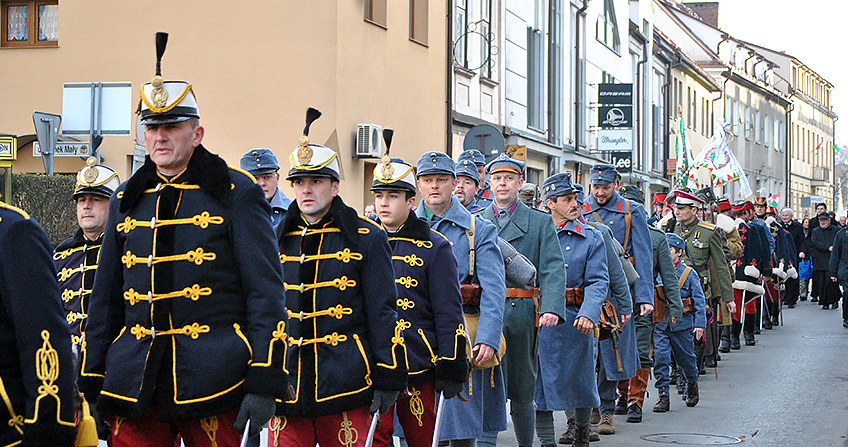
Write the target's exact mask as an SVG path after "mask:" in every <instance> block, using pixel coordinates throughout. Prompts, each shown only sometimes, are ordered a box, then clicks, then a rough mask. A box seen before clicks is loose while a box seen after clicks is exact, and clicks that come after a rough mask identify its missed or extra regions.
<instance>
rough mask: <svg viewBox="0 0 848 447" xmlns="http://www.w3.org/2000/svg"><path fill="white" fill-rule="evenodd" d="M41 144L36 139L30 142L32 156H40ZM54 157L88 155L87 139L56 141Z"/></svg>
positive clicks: (89, 152) (89, 148) (89, 150)
mask: <svg viewBox="0 0 848 447" xmlns="http://www.w3.org/2000/svg"><path fill="white" fill-rule="evenodd" d="M41 155H42V154H41V144H40V143H39V142H38V141H33V142H32V156H33V157H40V156H41ZM53 156H54V157H90V156H91V146H90V145H89V144H88V141H61V142H58V143H56V146H55V147H54V148H53Z"/></svg>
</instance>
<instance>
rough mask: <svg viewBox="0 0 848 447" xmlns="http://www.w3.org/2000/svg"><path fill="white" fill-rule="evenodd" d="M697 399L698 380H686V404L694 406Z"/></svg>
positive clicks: (698, 397) (696, 403)
mask: <svg viewBox="0 0 848 447" xmlns="http://www.w3.org/2000/svg"><path fill="white" fill-rule="evenodd" d="M699 400H700V396H699V395H698V382H686V406H687V407H694V406H695V405H698V401H699Z"/></svg>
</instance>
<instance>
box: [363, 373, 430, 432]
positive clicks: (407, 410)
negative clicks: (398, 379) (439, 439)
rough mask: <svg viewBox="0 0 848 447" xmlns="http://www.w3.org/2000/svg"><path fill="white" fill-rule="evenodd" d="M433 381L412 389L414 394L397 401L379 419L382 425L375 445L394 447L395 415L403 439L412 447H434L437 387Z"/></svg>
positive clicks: (410, 390)
mask: <svg viewBox="0 0 848 447" xmlns="http://www.w3.org/2000/svg"><path fill="white" fill-rule="evenodd" d="M433 382H434V381H433V380H430V381H429V382H424V383H423V384H421V386H417V387H411V388H410V389H409V392H410V393H411V395H408V396H406V395H404V396H401V397H399V398H398V400H397V403H395V405H393V406H392V408H391V409H389V412H388V413H386V414H384V415H382V416H380V425H379V427H377V432H376V433H375V434H374V445H375V446H379V447H387V446H390V445H393V444H392V433H393V432H394V431H395V425H394V412H395V410H397V415H398V421H399V422H400V426H401V427H403V436H404V437H405V438H406V443H407V444H408V445H409V447H430V446H431V445H433V431H434V430H435V429H436V399H438V396H437V395H436V388H435V387H434V383H433Z"/></svg>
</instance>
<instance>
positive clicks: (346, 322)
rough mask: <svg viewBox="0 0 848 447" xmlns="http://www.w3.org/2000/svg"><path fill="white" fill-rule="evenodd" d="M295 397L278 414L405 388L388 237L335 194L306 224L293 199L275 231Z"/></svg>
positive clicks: (323, 411)
mask: <svg viewBox="0 0 848 447" xmlns="http://www.w3.org/2000/svg"><path fill="white" fill-rule="evenodd" d="M277 237H278V240H279V245H280V261H281V262H282V263H283V271H284V279H285V288H286V306H287V307H288V316H289V342H288V349H287V351H286V360H285V365H286V369H287V370H288V372H289V374H291V375H292V383H293V385H294V390H295V397H294V399H293V400H287V401H285V402H283V403H282V404H280V405H278V406H277V414H278V415H282V416H296V417H319V416H325V415H329V414H338V413H341V412H343V411H347V410H352V409H355V408H359V407H362V406H365V405H368V404H370V403H371V401H372V399H373V394H374V390H375V389H378V390H397V391H400V390H403V389H404V388H405V387H406V375H407V366H406V352H405V345H404V339H403V330H404V329H408V327H407V326H406V323H405V322H403V323H402V322H401V321H398V317H397V312H396V311H395V306H396V304H395V303H396V301H397V298H398V296H397V291H396V290H395V275H394V271H393V270H392V261H391V259H392V258H391V256H392V255H391V252H390V250H389V242H388V240H386V232H385V231H383V230H382V229H381V228H380V227H379V226H378V225H377V224H376V223H374V222H372V221H370V220H368V219H366V218H364V217H361V216H359V215H357V214H356V211H354V209H353V208H350V207H348V206H347V205H345V204H344V202H342V199H341V198H340V197H335V198H334V199H333V202H332V204H331V205H330V210H329V212H328V213H327V214H326V215H325V216H324V217H322V218H321V219H319V220H318V222H315V223H314V224H311V225H310V224H307V222H306V221H305V220H304V219H303V216H302V215H301V213H300V210H299V209H298V206H297V203H296V202H292V204H291V206H290V207H289V209H288V211H287V212H286V217H285V219H283V223H282V224H280V226H279V227H278V228H277Z"/></svg>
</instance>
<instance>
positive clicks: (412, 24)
mask: <svg viewBox="0 0 848 447" xmlns="http://www.w3.org/2000/svg"><path fill="white" fill-rule="evenodd" d="M429 12H430V0H409V40H412V41H413V42H418V43H420V44H423V45H427V27H428V22H429Z"/></svg>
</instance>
